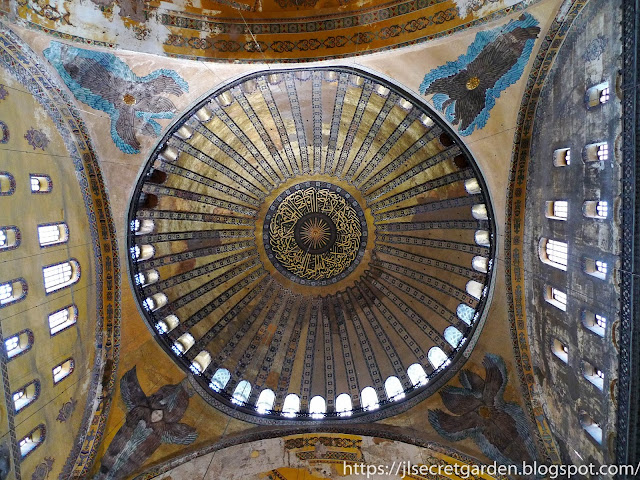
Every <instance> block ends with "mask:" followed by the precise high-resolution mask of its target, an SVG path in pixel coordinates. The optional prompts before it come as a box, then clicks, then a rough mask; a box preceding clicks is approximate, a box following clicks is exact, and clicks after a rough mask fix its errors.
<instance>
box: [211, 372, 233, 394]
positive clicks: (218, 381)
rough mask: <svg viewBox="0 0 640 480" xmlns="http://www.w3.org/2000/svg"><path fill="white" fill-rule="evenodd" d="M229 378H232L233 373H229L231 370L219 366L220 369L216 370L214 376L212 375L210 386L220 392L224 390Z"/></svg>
mask: <svg viewBox="0 0 640 480" xmlns="http://www.w3.org/2000/svg"><path fill="white" fill-rule="evenodd" d="M229 380H231V374H230V373H229V370H227V369H226V368H219V369H218V370H216V373H214V374H213V377H211V382H209V388H211V390H214V391H216V392H219V391H220V390H224V387H226V386H227V383H229Z"/></svg>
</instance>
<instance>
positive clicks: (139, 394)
mask: <svg viewBox="0 0 640 480" xmlns="http://www.w3.org/2000/svg"><path fill="white" fill-rule="evenodd" d="M120 393H121V394H122V401H123V402H124V404H125V406H126V407H127V411H129V410H131V409H132V408H133V407H135V406H137V405H140V404H141V403H143V402H145V401H146V399H147V396H146V395H145V393H144V392H143V391H142V387H140V383H139V382H138V375H137V373H136V367H133V368H132V369H131V370H129V371H128V372H127V373H125V374H124V375H123V376H122V378H121V379H120Z"/></svg>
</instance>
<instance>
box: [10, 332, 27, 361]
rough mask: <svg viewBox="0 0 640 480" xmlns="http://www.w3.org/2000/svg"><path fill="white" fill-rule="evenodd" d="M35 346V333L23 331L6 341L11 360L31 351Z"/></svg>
mask: <svg viewBox="0 0 640 480" xmlns="http://www.w3.org/2000/svg"><path fill="white" fill-rule="evenodd" d="M32 345H33V332H32V331H31V330H22V331H21V332H19V333H17V334H15V335H13V336H11V337H9V338H5V340H4V348H5V350H6V352H7V357H8V358H9V360H11V359H13V358H15V357H17V356H18V355H21V354H23V353H25V352H27V351H28V350H30V349H31V347H32Z"/></svg>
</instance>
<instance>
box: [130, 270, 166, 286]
mask: <svg viewBox="0 0 640 480" xmlns="http://www.w3.org/2000/svg"><path fill="white" fill-rule="evenodd" d="M134 280H135V283H136V285H140V286H142V287H146V286H147V285H152V284H154V283H156V282H157V281H158V280H160V274H158V271H157V270H155V269H151V270H147V271H146V272H139V273H136V275H135V276H134Z"/></svg>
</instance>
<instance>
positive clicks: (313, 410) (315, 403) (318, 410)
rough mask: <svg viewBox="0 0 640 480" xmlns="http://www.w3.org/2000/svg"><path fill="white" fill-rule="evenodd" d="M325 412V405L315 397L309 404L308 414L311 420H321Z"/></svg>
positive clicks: (322, 399) (318, 396) (320, 398)
mask: <svg viewBox="0 0 640 480" xmlns="http://www.w3.org/2000/svg"><path fill="white" fill-rule="evenodd" d="M326 411H327V404H326V402H325V401H324V398H323V397H321V396H320V395H316V396H315V397H313V398H312V399H311V401H310V402H309V414H310V415H311V418H323V417H324V414H325V413H326Z"/></svg>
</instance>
